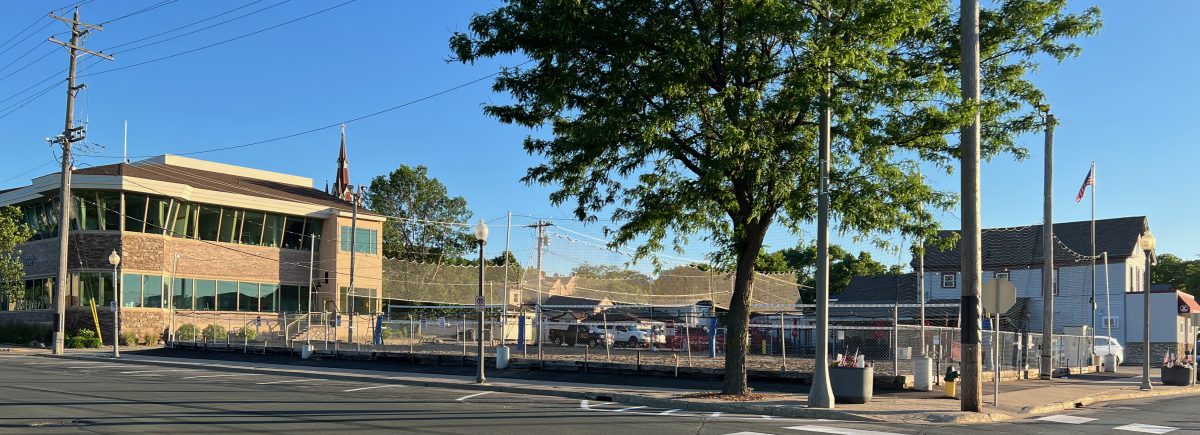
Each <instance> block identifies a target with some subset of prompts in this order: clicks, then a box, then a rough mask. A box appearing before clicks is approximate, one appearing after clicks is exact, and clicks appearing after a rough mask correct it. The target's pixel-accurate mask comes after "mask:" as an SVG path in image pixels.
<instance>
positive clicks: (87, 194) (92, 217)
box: [71, 190, 100, 231]
mask: <svg viewBox="0 0 1200 435" xmlns="http://www.w3.org/2000/svg"><path fill="white" fill-rule="evenodd" d="M71 199H72V201H71V229H73V230H88V231H94V230H98V229H100V209H99V208H97V207H96V192H95V191H91V190H77V191H74V192H71Z"/></svg>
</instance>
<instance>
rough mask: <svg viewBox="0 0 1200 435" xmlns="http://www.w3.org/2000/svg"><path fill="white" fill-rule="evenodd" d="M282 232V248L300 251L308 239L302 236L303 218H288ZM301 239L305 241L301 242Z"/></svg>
mask: <svg viewBox="0 0 1200 435" xmlns="http://www.w3.org/2000/svg"><path fill="white" fill-rule="evenodd" d="M283 231H284V232H283V245H282V246H283V247H284V248H287V249H301V246H303V245H304V242H305V241H307V238H308V237H307V236H305V235H304V218H302V217H296V216H288V217H287V218H286V223H285V224H284V226H283ZM301 238H304V239H305V240H301Z"/></svg>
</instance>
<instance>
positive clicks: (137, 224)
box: [125, 193, 147, 233]
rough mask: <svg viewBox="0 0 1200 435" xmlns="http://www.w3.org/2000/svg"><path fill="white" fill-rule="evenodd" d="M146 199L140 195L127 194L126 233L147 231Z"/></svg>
mask: <svg viewBox="0 0 1200 435" xmlns="http://www.w3.org/2000/svg"><path fill="white" fill-rule="evenodd" d="M146 199H147V198H146V195H142V194H138V193H126V194H125V231H132V232H136V233H140V232H142V230H143V229H145V221H146Z"/></svg>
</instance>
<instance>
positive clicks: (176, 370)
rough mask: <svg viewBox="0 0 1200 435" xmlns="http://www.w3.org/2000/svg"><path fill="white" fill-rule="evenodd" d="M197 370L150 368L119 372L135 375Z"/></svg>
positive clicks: (192, 370)
mask: <svg viewBox="0 0 1200 435" xmlns="http://www.w3.org/2000/svg"><path fill="white" fill-rule="evenodd" d="M198 370H199V369H151V370H131V371H128V372H121V373H120V374H122V375H135V374H142V373H166V372H194V371H198Z"/></svg>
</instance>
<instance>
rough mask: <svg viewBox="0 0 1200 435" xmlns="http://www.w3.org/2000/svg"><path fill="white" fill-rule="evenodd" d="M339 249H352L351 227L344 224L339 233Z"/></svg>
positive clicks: (344, 250)
mask: <svg viewBox="0 0 1200 435" xmlns="http://www.w3.org/2000/svg"><path fill="white" fill-rule="evenodd" d="M338 250H340V251H343V252H349V251H350V227H347V226H343V227H342V232H341V234H338Z"/></svg>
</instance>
